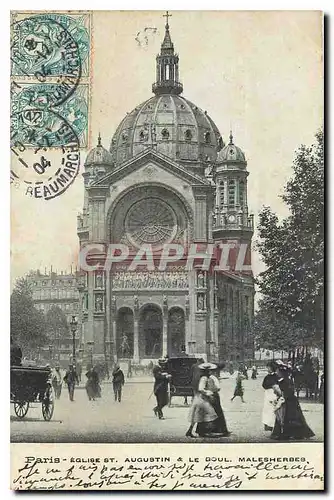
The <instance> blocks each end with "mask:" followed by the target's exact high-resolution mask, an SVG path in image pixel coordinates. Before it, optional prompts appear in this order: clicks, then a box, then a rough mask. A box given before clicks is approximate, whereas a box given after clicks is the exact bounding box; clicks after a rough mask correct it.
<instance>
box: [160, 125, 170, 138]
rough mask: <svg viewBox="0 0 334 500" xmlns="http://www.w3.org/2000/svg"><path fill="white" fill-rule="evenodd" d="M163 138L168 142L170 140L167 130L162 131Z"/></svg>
mask: <svg viewBox="0 0 334 500" xmlns="http://www.w3.org/2000/svg"><path fill="white" fill-rule="evenodd" d="M161 137H162V139H163V140H164V141H168V139H169V132H168V130H167V129H166V128H164V129H162V131H161Z"/></svg>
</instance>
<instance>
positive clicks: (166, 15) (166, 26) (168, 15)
mask: <svg viewBox="0 0 334 500" xmlns="http://www.w3.org/2000/svg"><path fill="white" fill-rule="evenodd" d="M163 17H165V18H166V24H165V28H166V31H168V30H169V24H168V18H169V17H172V14H169V12H168V10H166V14H164V15H163Z"/></svg>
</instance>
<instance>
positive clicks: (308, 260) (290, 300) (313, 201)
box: [257, 131, 324, 346]
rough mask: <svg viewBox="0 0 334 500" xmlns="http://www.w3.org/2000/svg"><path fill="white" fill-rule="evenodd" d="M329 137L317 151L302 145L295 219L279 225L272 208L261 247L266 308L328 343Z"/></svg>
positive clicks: (290, 191)
mask: <svg viewBox="0 0 334 500" xmlns="http://www.w3.org/2000/svg"><path fill="white" fill-rule="evenodd" d="M323 152H324V148H323V132H322V131H320V132H318V133H317V134H316V143H315V144H313V145H312V146H311V147H306V146H301V147H300V148H299V150H298V151H297V153H296V157H295V160H294V163H293V176H292V178H291V179H290V180H289V181H288V183H287V185H286V187H285V192H284V194H283V196H282V199H283V200H284V202H285V203H286V204H287V205H288V207H289V210H290V215H289V216H288V217H286V218H285V219H283V220H282V221H280V220H279V218H278V216H277V215H276V214H275V213H274V212H272V210H271V209H270V208H269V207H264V208H263V209H262V211H261V212H260V215H259V226H258V231H259V238H260V239H259V242H258V245H257V248H258V250H259V251H260V254H261V256H262V259H263V261H264V263H265V265H266V270H265V271H264V272H263V273H261V274H260V276H259V279H258V285H259V290H260V292H261V294H262V295H263V297H264V298H265V304H266V307H267V308H269V309H270V310H274V311H275V313H276V314H277V315H278V316H279V317H281V318H284V319H285V320H288V321H289V322H290V323H292V324H295V325H298V327H299V328H301V331H303V332H304V331H307V332H309V334H308V335H307V337H308V338H309V342H310V343H312V344H313V345H318V346H319V345H320V344H321V343H322V341H323V323H324V319H323V315H324V158H323Z"/></svg>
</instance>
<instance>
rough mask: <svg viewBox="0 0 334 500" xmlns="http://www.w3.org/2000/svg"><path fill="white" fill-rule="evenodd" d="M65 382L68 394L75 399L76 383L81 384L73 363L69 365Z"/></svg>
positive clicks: (72, 399) (71, 398)
mask: <svg viewBox="0 0 334 500" xmlns="http://www.w3.org/2000/svg"><path fill="white" fill-rule="evenodd" d="M64 382H65V384H66V385H67V388H68V395H69V398H70V401H74V389H75V384H77V385H79V379H78V375H77V372H76V370H75V367H74V366H73V365H69V367H68V370H67V372H66V373H65V377H64Z"/></svg>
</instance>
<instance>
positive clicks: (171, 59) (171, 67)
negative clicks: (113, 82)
mask: <svg viewBox="0 0 334 500" xmlns="http://www.w3.org/2000/svg"><path fill="white" fill-rule="evenodd" d="M164 17H166V25H165V37H164V40H163V42H162V44H161V50H160V54H158V55H157V58H156V61H157V66H156V82H155V83H153V85H152V92H153V93H154V94H155V95H161V94H175V95H179V94H181V93H182V91H183V85H182V83H181V82H180V81H179V56H178V55H177V54H175V53H174V45H173V42H172V39H171V37H170V33H169V24H168V18H169V17H171V14H169V13H168V10H167V12H166V14H164Z"/></svg>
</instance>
